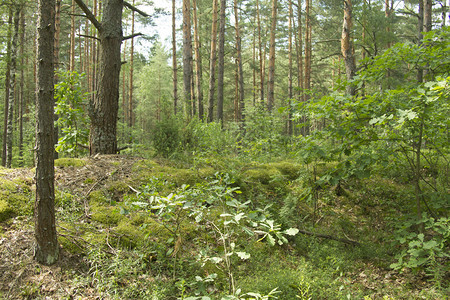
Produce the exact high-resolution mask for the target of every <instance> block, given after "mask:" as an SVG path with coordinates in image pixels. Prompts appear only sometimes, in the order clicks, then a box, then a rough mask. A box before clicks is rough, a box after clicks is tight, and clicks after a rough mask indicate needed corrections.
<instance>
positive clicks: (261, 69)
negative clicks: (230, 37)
mask: <svg viewBox="0 0 450 300" xmlns="http://www.w3.org/2000/svg"><path fill="white" fill-rule="evenodd" d="M256 16H257V21H258V22H257V23H258V49H259V51H258V52H259V78H260V87H259V91H260V98H261V99H260V100H261V102H262V103H264V59H265V56H264V55H263V52H264V50H263V46H262V41H261V12H260V8H259V0H256Z"/></svg>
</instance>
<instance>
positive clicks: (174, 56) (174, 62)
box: [172, 0, 178, 115]
mask: <svg viewBox="0 0 450 300" xmlns="http://www.w3.org/2000/svg"><path fill="white" fill-rule="evenodd" d="M175 20H176V7H175V0H172V71H173V113H174V115H176V114H177V105H178V103H177V102H178V78H177V76H178V75H177V71H178V67H177V40H176V22H175Z"/></svg>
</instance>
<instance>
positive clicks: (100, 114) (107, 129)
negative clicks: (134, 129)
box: [75, 0, 124, 155]
mask: <svg viewBox="0 0 450 300" xmlns="http://www.w3.org/2000/svg"><path fill="white" fill-rule="evenodd" d="M75 1H76V2H77V4H78V5H79V6H80V8H81V9H82V10H83V11H84V13H85V14H86V16H87V17H88V18H89V20H90V21H91V23H93V25H94V26H95V27H96V28H97V30H98V33H99V40H100V51H99V68H98V72H97V76H98V87H97V93H96V95H95V97H94V100H93V101H92V102H91V103H90V105H89V106H90V107H89V117H90V119H91V132H90V154H91V155H94V154H115V153H116V152H117V139H116V131H117V116H118V109H119V82H120V80H119V79H120V67H121V59H120V45H121V43H122V40H123V34H122V8H123V3H124V2H123V1H122V0H107V1H104V2H103V3H104V5H103V14H102V15H103V17H102V22H101V23H100V22H99V21H98V20H97V19H96V18H95V16H94V15H93V14H92V12H91V11H90V10H89V8H88V7H87V6H86V5H85V4H84V2H83V1H82V0H75Z"/></svg>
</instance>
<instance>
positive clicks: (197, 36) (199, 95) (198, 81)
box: [193, 0, 204, 120]
mask: <svg viewBox="0 0 450 300" xmlns="http://www.w3.org/2000/svg"><path fill="white" fill-rule="evenodd" d="M193 9H194V42H195V70H196V75H197V76H196V84H197V104H198V117H199V119H200V120H203V114H204V112H203V88H202V82H203V74H202V56H201V55H200V54H201V53H200V50H201V43H200V33H199V28H198V17H197V0H193Z"/></svg>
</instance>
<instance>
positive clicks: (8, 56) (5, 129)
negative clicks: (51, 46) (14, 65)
mask: <svg viewBox="0 0 450 300" xmlns="http://www.w3.org/2000/svg"><path fill="white" fill-rule="evenodd" d="M12 27H13V11H12V9H10V10H9V17H8V35H7V39H8V42H7V45H6V74H5V109H4V120H3V149H2V166H4V167H6V148H7V147H6V138H7V136H8V135H7V134H8V109H9V85H10V80H11V78H10V75H11V74H10V73H11V36H12Z"/></svg>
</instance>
